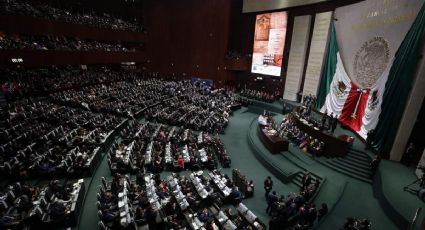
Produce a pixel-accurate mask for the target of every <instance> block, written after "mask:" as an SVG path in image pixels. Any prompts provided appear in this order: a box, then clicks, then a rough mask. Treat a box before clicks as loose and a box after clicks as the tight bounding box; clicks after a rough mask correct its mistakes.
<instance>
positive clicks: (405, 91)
mask: <svg viewBox="0 0 425 230" xmlns="http://www.w3.org/2000/svg"><path fill="white" fill-rule="evenodd" d="M424 7H425V6H424V5H422V7H421V8H420V10H419V12H418V14H417V15H416V17H414V20H412V21H413V23H412V24H411V27H410V28H409V29H408V31H407V33H406V34H405V36H403V37H402V41H401V44H400V45H399V46H398V47H395V48H396V51H395V52H394V54H393V55H392V56H390V55H389V53H390V52H387V51H386V49H387V48H388V43H389V42H387V41H386V39H385V38H383V37H380V36H371V37H370V38H369V40H366V41H364V42H363V44H362V45H361V47H359V49H358V51H357V53H356V56H355V58H354V62H353V63H352V67H353V70H354V71H352V72H354V73H355V74H356V76H349V75H348V74H347V71H346V68H345V66H344V63H343V60H342V58H341V54H340V46H339V44H338V42H337V41H338V40H337V31H336V29H335V28H336V27H335V25H334V23H332V24H331V27H330V33H329V39H328V44H327V54H326V56H325V61H324V66H323V70H322V76H321V80H320V84H319V90H318V95H317V105H316V106H317V109H318V110H320V111H321V112H322V113H325V112H326V113H328V114H330V113H333V114H336V115H337V116H338V119H339V121H340V122H341V123H343V124H345V125H346V126H348V127H350V128H351V129H352V130H354V131H355V132H357V133H358V134H359V135H360V136H361V137H363V138H366V137H367V134H368V132H369V131H370V130H372V129H374V130H375V138H374V147H375V148H377V149H378V150H379V151H381V152H384V153H388V152H389V150H390V149H391V147H392V143H393V141H394V138H395V136H396V133H397V130H398V126H399V123H400V121H401V118H402V116H403V112H404V109H405V106H406V103H407V99H408V97H409V93H410V89H411V87H412V84H413V82H414V79H415V71H416V68H417V64H418V60H419V59H420V58H419V56H420V46H421V41H422V39H423V37H422V35H423V34H424V30H425V29H424V27H425V9H424ZM353 39H355V38H353ZM344 42H345V41H344ZM347 42H349V41H347ZM392 45H393V47H394V44H392ZM350 67H351V66H350Z"/></svg>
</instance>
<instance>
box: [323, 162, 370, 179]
mask: <svg viewBox="0 0 425 230" xmlns="http://www.w3.org/2000/svg"><path fill="white" fill-rule="evenodd" d="M326 164H327V165H328V167H330V168H332V169H334V170H335V171H337V172H340V173H342V174H345V175H347V176H350V177H352V178H354V179H358V180H361V181H363V182H366V183H370V184H371V183H372V180H371V179H370V177H369V176H368V175H364V174H358V173H356V172H353V171H348V170H346V169H344V168H342V167H340V166H339V165H338V164H336V165H335V164H334V163H331V162H327V163H326Z"/></svg>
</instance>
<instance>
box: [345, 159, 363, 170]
mask: <svg viewBox="0 0 425 230" xmlns="http://www.w3.org/2000/svg"><path fill="white" fill-rule="evenodd" d="M339 161H340V162H342V163H346V164H351V165H353V166H356V167H358V168H361V169H364V170H368V171H370V165H369V164H358V163H355V162H353V161H350V160H348V159H339Z"/></svg>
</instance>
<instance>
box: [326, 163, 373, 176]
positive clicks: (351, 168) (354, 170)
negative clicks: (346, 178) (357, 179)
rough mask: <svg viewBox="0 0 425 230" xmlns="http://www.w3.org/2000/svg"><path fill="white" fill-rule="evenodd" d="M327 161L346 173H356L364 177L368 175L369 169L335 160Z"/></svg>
mask: <svg viewBox="0 0 425 230" xmlns="http://www.w3.org/2000/svg"><path fill="white" fill-rule="evenodd" d="M329 163H330V164H331V165H333V166H335V167H338V168H340V169H342V170H345V171H346V172H347V173H351V174H355V175H358V176H363V177H365V178H369V177H370V171H364V170H361V169H358V168H356V167H354V166H352V165H349V164H345V163H341V162H337V161H329Z"/></svg>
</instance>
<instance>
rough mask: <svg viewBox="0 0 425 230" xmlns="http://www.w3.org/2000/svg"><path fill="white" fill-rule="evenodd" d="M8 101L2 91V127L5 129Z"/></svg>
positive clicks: (0, 122) (0, 101)
mask: <svg viewBox="0 0 425 230" xmlns="http://www.w3.org/2000/svg"><path fill="white" fill-rule="evenodd" d="M6 106H7V101H6V97H5V96H4V93H3V92H1V91H0V127H4V125H5V123H6V118H5V117H4V115H5V112H6Z"/></svg>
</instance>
